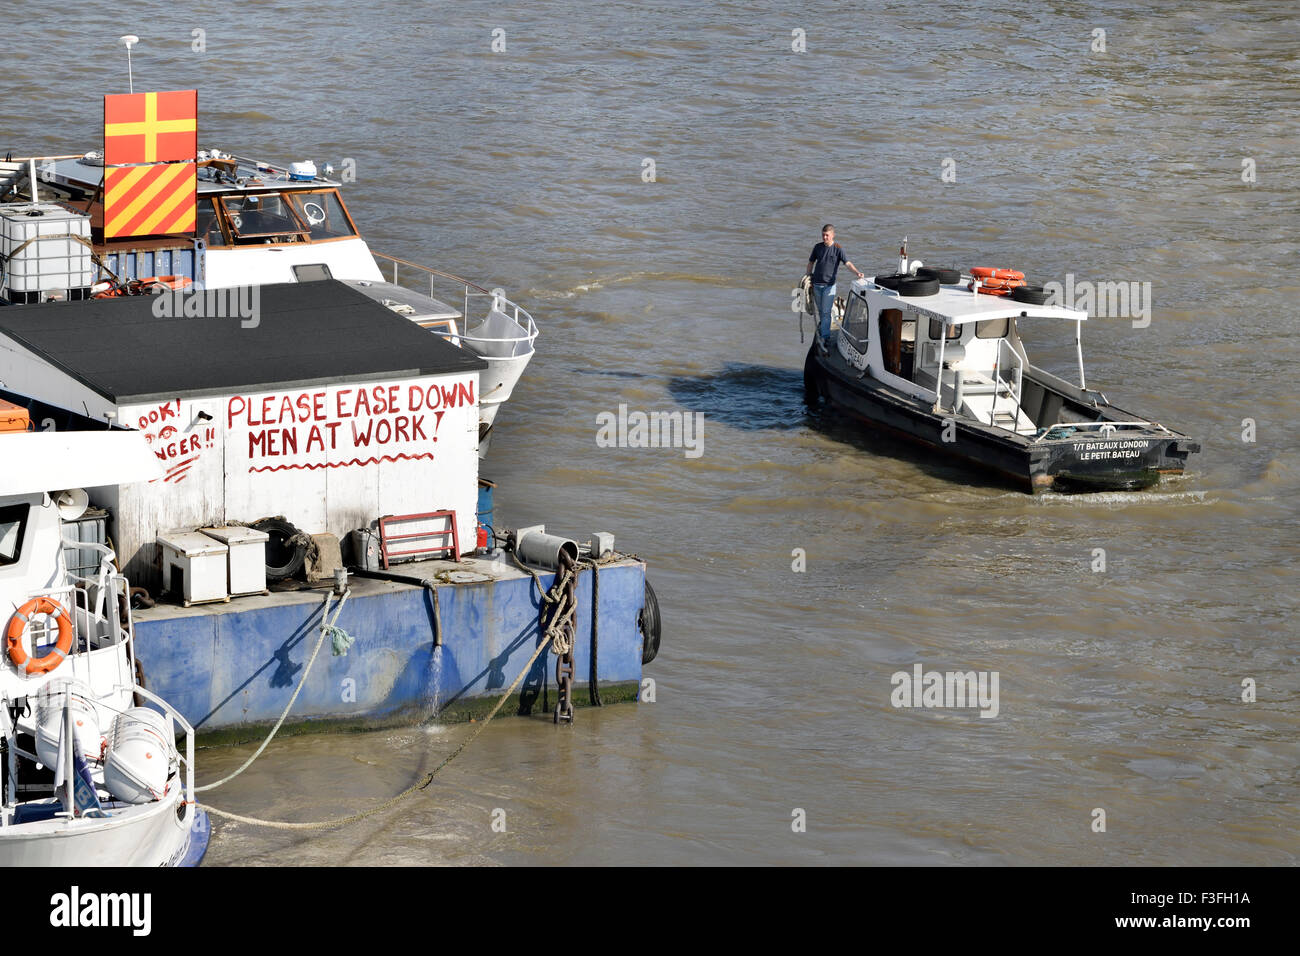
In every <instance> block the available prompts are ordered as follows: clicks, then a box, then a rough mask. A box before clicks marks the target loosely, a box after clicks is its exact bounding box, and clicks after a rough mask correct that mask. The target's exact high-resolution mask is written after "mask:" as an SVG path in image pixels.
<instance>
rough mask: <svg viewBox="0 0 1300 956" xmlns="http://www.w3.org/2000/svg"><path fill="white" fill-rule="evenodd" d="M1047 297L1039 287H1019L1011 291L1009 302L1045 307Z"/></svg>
mask: <svg viewBox="0 0 1300 956" xmlns="http://www.w3.org/2000/svg"><path fill="white" fill-rule="evenodd" d="M1047 299H1048V295H1047V292H1046V291H1045V290H1044V289H1043V287H1042V286H1041V285H1020V286H1016V287H1015V288H1014V289H1012V290H1011V300H1012V301H1013V302H1024V303H1025V304H1026V305H1046V304H1047Z"/></svg>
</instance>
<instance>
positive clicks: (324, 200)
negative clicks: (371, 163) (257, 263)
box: [198, 189, 357, 246]
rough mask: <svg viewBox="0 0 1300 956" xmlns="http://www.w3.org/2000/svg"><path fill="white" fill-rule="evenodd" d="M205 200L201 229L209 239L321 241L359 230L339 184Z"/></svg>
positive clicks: (224, 242) (201, 204) (217, 241)
mask: <svg viewBox="0 0 1300 956" xmlns="http://www.w3.org/2000/svg"><path fill="white" fill-rule="evenodd" d="M216 204H217V205H216V206H215V207H214V206H213V205H212V200H207V199H203V200H200V201H199V222H198V226H199V230H198V231H199V233H200V234H201V235H203V236H205V238H206V239H207V240H208V245H210V246H219V245H227V244H228V243H229V240H228V239H226V238H224V237H223V231H224V232H225V233H227V234H228V235H229V236H230V237H231V238H233V240H234V242H235V244H237V245H239V244H246V243H250V242H251V243H267V242H319V241H321V240H325V239H342V238H347V237H351V236H355V235H356V234H357V230H356V228H355V227H354V226H353V225H352V220H351V219H350V218H349V217H348V213H347V210H346V209H344V208H343V201H342V200H341V199H340V198H339V194H338V192H337V191H336V190H333V189H321V190H292V191H289V192H283V193H275V192H272V193H250V194H248V195H238V196H221V197H218V198H217V199H216Z"/></svg>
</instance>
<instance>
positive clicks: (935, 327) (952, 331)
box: [930, 319, 961, 342]
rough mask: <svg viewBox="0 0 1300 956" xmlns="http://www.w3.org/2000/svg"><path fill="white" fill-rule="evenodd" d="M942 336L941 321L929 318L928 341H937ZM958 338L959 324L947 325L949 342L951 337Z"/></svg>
mask: <svg viewBox="0 0 1300 956" xmlns="http://www.w3.org/2000/svg"><path fill="white" fill-rule="evenodd" d="M942 337H943V322H941V321H940V320H939V319H931V320H930V341H932V342H938V341H939V339H940V338H942ZM959 338H961V326H960V325H950V326H948V341H949V342H951V341H952V340H953V339H959Z"/></svg>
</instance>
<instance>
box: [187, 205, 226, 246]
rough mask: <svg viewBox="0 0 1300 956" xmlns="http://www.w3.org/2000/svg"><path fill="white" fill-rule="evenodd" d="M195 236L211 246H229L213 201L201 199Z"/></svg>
mask: <svg viewBox="0 0 1300 956" xmlns="http://www.w3.org/2000/svg"><path fill="white" fill-rule="evenodd" d="M194 235H195V237H196V238H199V239H202V240H203V241H204V242H206V243H207V244H208V245H209V246H225V245H229V243H228V242H227V241H226V237H225V235H223V234H222V232H221V221H220V220H219V219H218V218H217V209H216V207H215V206H213V205H212V200H211V199H200V200H199V202H198V207H197V213H196V220H195V226H194Z"/></svg>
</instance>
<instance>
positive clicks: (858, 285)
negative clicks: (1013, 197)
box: [853, 280, 1088, 325]
mask: <svg viewBox="0 0 1300 956" xmlns="http://www.w3.org/2000/svg"><path fill="white" fill-rule="evenodd" d="M853 291H855V292H858V293H861V294H864V295H866V296H868V297H869V298H872V299H874V300H875V302H874V303H873V304H875V305H878V306H883V307H885V308H901V307H902V306H906V307H907V308H908V309H911V310H912V311H914V312H919V313H921V314H922V315H924V316H927V317H929V318H932V319H938V320H939V321H941V322H943V323H944V325H961V324H963V323H965V322H984V321H987V320H988V319H1007V318H1022V317H1024V318H1031V319H1066V320H1068V321H1070V322H1082V321H1085V320H1086V319H1087V318H1088V313H1087V312H1082V311H1080V310H1078V309H1066V308H1064V307H1062V306H1059V305H1031V304H1030V303H1028V302H1016V301H1014V300H1012V299H1010V298H1008V297H1006V296H995V295H982V294H980V293H977V292H968V291H967V290H965V289H956V288H952V287H947V288H941V289H940V290H939V291H938V292H937V293H935V294H934V295H925V296H915V297H912V296H900V295H899V294H898V293H897V292H894V291H892V290H889V289H883V288H880V287H878V286H875V285H874V284H873V283H871V282H870V281H869V280H859V281H856V282H854V283H853ZM884 302H893V303H898V305H883V303H884Z"/></svg>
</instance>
